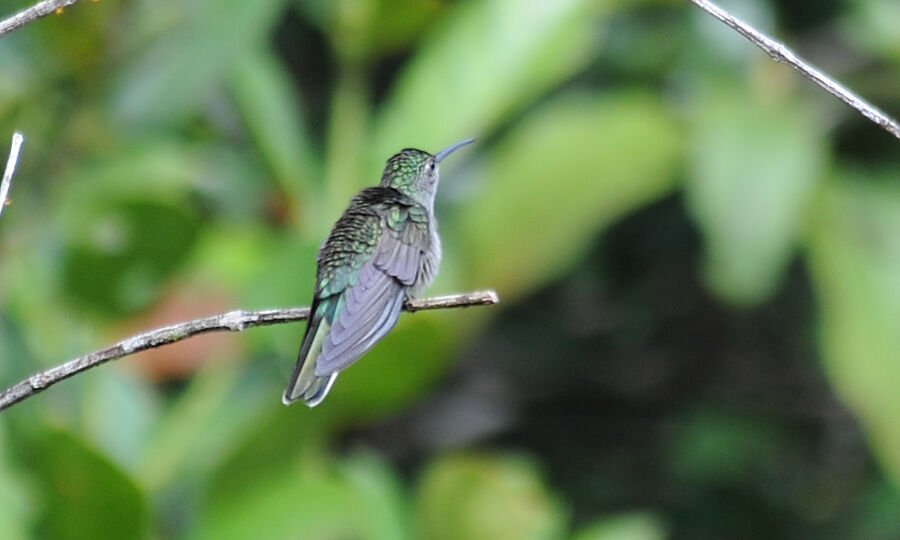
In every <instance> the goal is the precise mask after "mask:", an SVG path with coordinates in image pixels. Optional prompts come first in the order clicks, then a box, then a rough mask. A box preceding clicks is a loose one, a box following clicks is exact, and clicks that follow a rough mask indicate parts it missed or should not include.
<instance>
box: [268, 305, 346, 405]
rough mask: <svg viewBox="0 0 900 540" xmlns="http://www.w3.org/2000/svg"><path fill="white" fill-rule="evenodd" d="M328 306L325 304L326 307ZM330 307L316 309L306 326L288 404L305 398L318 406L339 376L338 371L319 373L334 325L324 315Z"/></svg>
mask: <svg viewBox="0 0 900 540" xmlns="http://www.w3.org/2000/svg"><path fill="white" fill-rule="evenodd" d="M322 307H325V306H322ZM325 311H327V309H315V308H314V309H313V314H314V315H313V317H312V318H311V319H310V321H309V325H308V326H307V328H306V334H305V335H304V336H303V345H302V346H301V347H300V354H299V355H298V356H297V364H296V365H295V366H294V371H293V373H291V380H290V382H288V385H287V388H286V389H285V391H284V396H282V398H281V401H282V402H283V403H284V404H285V405H290V404H291V403H293V402H294V401H297V400H298V399H302V400H303V401H304V402H306V404H307V405H308V406H310V407H315V406H316V405H318V404H319V403H321V402H322V400H323V399H325V396H327V395H328V391H329V390H331V385H332V384H334V380H335V379H336V378H337V375H338V374H337V373H331V374H329V375H325V376H322V377H318V376H316V374H315V370H316V360H317V359H318V357H319V354H321V352H322V342H323V340H324V339H325V337H327V336H328V334H329V333H330V331H331V325H330V324H328V321H327V320H325V317H324V316H323V315H324V313H323V312H325Z"/></svg>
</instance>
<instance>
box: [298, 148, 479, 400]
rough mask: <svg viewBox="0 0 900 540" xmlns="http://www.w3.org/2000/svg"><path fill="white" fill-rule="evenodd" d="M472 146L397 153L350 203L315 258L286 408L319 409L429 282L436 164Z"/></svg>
mask: <svg viewBox="0 0 900 540" xmlns="http://www.w3.org/2000/svg"><path fill="white" fill-rule="evenodd" d="M474 140H475V139H466V140H464V141H460V142H458V143H456V144H454V145H451V146H449V147H447V148H445V149H443V150H441V151H440V152H438V153H437V154H434V155H431V154H429V153H428V152H424V151H422V150H416V149H414V148H407V149H405V150H401V151H400V152H399V153H397V154H395V155H393V156H392V157H391V158H390V159H389V160H388V161H387V165H386V166H385V168H384V173H382V175H381V184H380V185H379V186H377V187H369V188H366V189H363V190H362V191H360V192H359V193H358V194H357V195H356V196H355V197H353V199H351V200H350V206H349V207H348V208H347V210H345V211H344V214H343V215H342V216H341V218H340V219H339V220H338V221H337V223H335V225H334V228H332V229H331V233H330V234H329V235H328V238H327V239H326V240H325V242H324V243H323V244H322V247H321V248H319V253H318V255H316V263H317V264H318V272H317V273H316V287H315V293H314V295H313V301H312V306H311V307H310V315H309V322H308V323H307V326H306V334H304V336H303V344H302V345H301V346H300V354H299V356H298V358H297V364H296V366H295V367H294V372H293V373H292V374H291V380H290V382H289V383H288V386H287V389H286V390H285V391H284V397H283V401H284V404H285V405H289V404H290V403H292V402H294V401H296V400H298V399H302V400H303V401H305V402H306V404H307V405H309V406H310V407H315V406H316V405H318V404H319V403H321V402H322V400H323V399H325V396H326V395H328V391H329V390H330V389H331V385H332V384H334V380H335V379H336V378H337V376H338V373H339V372H340V371H341V370H343V369H344V368H346V367H347V366H349V365H350V364H352V363H353V362H354V361H355V360H356V359H358V358H359V357H360V356H362V355H363V353H365V352H366V351H368V350H369V349H370V348H372V346H373V345H375V343H376V342H377V341H378V340H380V339H381V338H383V337H384V336H385V335H386V334H387V333H388V332H390V330H391V329H392V328H393V327H394V325H395V324H396V323H397V319H398V318H399V317H400V310H401V308H402V307H403V302H404V300H406V298H408V297H413V296H415V295H417V294H418V293H420V292H422V290H424V289H425V288H426V287H427V286H428V285H429V284H430V283H431V281H432V280H433V279H434V276H435V275H436V274H437V269H438V264H439V263H440V261H441V240H440V238H439V237H438V233H437V221H436V220H435V218H434V195H435V192H436V191H437V185H438V164H439V163H440V162H441V160H443V159H444V158H445V157H447V156H448V155H450V154H451V153H452V152H453V151H455V150H456V149H457V148H459V147H461V146H465V145H467V144H469V143H471V142H473V141H474Z"/></svg>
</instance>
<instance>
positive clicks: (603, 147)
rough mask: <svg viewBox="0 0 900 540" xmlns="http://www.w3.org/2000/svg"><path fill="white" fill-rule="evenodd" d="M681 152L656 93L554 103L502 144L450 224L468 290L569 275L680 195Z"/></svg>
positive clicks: (516, 290) (508, 290) (520, 290)
mask: <svg viewBox="0 0 900 540" xmlns="http://www.w3.org/2000/svg"><path fill="white" fill-rule="evenodd" d="M679 153H680V137H679V132H678V128H677V125H676V123H675V121H674V120H673V118H672V116H671V114H670V113H669V112H668V111H667V110H666V109H665V108H664V107H663V105H662V104H661V103H660V102H659V100H658V99H657V98H655V97H652V96H650V95H647V94H642V93H635V92H619V93H615V94H610V95H605V96H587V95H579V94H575V95H571V94H570V95H565V96H562V97H559V98H556V99H554V100H552V101H550V102H549V103H547V104H545V105H544V106H542V107H541V108H540V109H538V110H536V111H535V112H534V113H532V114H530V115H529V116H527V117H526V118H525V119H524V120H523V123H522V124H520V125H518V126H516V127H515V128H514V129H513V130H512V131H511V132H510V133H509V134H508V135H507V136H506V137H504V139H502V140H501V141H500V142H499V143H498V145H497V148H496V150H495V151H493V152H492V154H491V156H490V157H489V159H488V160H487V162H486V163H485V164H484V166H483V169H482V171H481V174H479V175H478V178H479V179H480V180H481V186H480V190H478V191H476V192H475V193H473V194H472V198H471V200H467V201H465V202H464V203H463V204H462V206H461V208H460V211H459V212H458V214H457V216H456V219H455V223H453V224H451V228H452V229H455V228H456V227H458V228H459V229H460V230H459V232H458V234H460V235H461V236H462V238H463V240H462V242H463V244H462V249H463V250H464V255H462V256H461V257H460V258H461V259H464V260H465V261H467V262H468V264H469V277H468V284H470V285H474V286H478V285H485V284H487V285H494V286H501V285H502V290H501V291H500V293H501V296H503V297H504V298H509V297H510V295H521V294H524V293H525V292H527V291H528V290H530V289H531V288H533V287H535V286H537V285H539V284H541V283H543V282H545V281H546V280H547V279H550V278H551V277H553V276H555V275H557V274H558V273H560V272H562V271H563V270H564V269H566V268H569V267H570V265H571V263H572V261H573V260H574V259H575V258H577V257H578V256H579V255H581V253H582V252H583V251H584V250H585V249H586V247H587V246H588V245H589V244H590V242H591V241H592V240H593V239H594V238H595V235H596V233H597V231H598V230H600V229H601V228H602V227H603V226H605V225H607V224H609V223H612V222H613V221H615V220H616V219H618V218H621V217H622V216H624V215H626V214H627V213H629V212H631V211H633V210H634V209H635V208H638V207H640V206H641V205H644V204H647V203H649V202H650V201H653V200H655V199H658V198H659V197H661V196H663V195H665V194H666V193H668V192H669V191H670V190H671V188H672V186H673V178H674V173H675V167H676V164H677V161H678V157H679ZM452 234H453V233H452V232H451V235H452Z"/></svg>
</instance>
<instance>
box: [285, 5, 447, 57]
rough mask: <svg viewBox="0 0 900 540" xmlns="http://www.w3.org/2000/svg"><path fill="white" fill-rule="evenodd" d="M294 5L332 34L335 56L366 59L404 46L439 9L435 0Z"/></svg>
mask: <svg viewBox="0 0 900 540" xmlns="http://www.w3.org/2000/svg"><path fill="white" fill-rule="evenodd" d="M296 5H297V7H298V8H299V9H300V11H301V12H302V13H303V14H304V15H305V16H306V18H307V20H309V21H310V22H312V23H313V24H315V25H317V26H319V27H320V28H322V29H323V30H324V31H325V32H326V34H327V35H328V36H329V37H331V38H332V46H333V47H334V48H335V50H336V52H337V54H338V56H340V57H342V58H344V59H352V60H353V61H360V60H363V61H367V62H370V61H373V60H377V59H378V57H379V56H382V55H384V54H385V53H391V52H394V51H397V50H399V49H401V48H403V47H404V46H407V45H408V44H409V43H410V42H411V41H413V40H415V39H416V38H417V37H418V36H419V35H421V34H422V33H423V32H424V31H425V30H427V29H428V28H429V25H431V24H433V23H434V21H435V18H436V15H437V14H438V13H439V12H440V10H441V3H440V2H437V1H430V2H410V1H409V0H299V1H297V2H296Z"/></svg>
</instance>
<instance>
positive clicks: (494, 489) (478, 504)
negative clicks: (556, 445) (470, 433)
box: [416, 455, 566, 540]
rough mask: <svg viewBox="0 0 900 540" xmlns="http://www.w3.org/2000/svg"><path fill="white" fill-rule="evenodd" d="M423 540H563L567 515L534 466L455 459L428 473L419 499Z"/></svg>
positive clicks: (509, 460) (512, 460)
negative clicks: (554, 539) (560, 539)
mask: <svg viewBox="0 0 900 540" xmlns="http://www.w3.org/2000/svg"><path fill="white" fill-rule="evenodd" d="M416 517H417V521H418V525H419V532H420V536H421V537H422V538H428V539H430V540H444V539H446V540H456V539H459V538H465V539H467V540H479V539H482V538H483V539H485V540H506V539H509V540H538V539H552V538H560V537H561V536H562V533H563V531H564V530H565V527H566V515H565V512H564V511H563V509H562V507H561V506H560V504H559V502H558V501H557V500H556V497H555V496H554V495H553V494H551V493H549V492H548V490H547V488H546V487H545V486H544V484H543V481H542V480H541V478H540V475H539V474H538V472H537V470H536V467H535V465H534V464H533V463H531V462H530V461H528V460H526V459H523V458H520V457H510V456H491V455H455V456H446V457H442V458H439V459H438V460H436V461H435V462H433V463H431V464H430V465H429V466H428V468H427V469H426V470H425V472H424V474H423V477H422V478H421V480H420V482H419V487H418V491H417V496H416Z"/></svg>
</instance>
